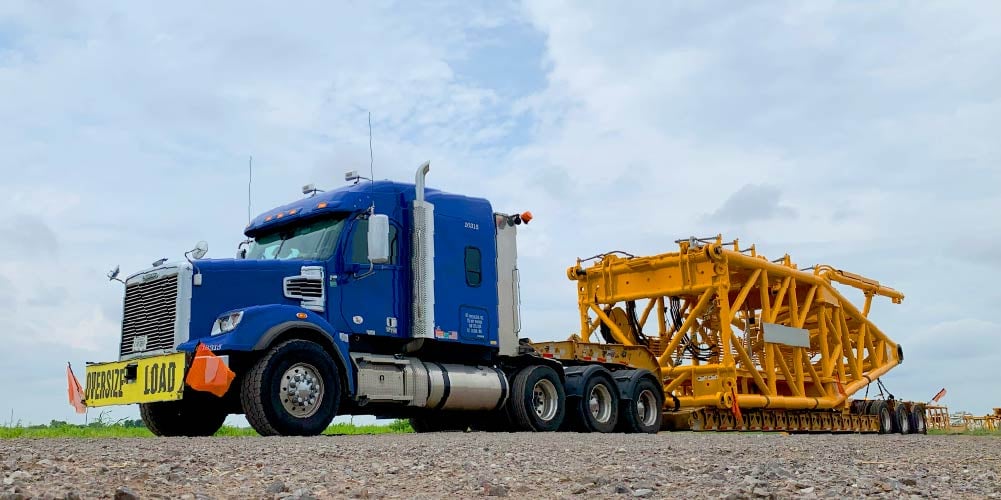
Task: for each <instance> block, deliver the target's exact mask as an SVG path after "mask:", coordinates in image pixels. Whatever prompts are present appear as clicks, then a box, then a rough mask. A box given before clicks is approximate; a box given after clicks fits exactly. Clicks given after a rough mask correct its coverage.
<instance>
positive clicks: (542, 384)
mask: <svg viewBox="0 0 1001 500" xmlns="http://www.w3.org/2000/svg"><path fill="white" fill-rule="evenodd" d="M566 398H567V396H566V391H565V390H564V388H563V382H562V381H561V380H560V377H559V375H557V374H556V370H553V369H552V368H550V367H548V366H545V365H531V366H526V367H524V368H522V369H521V370H520V371H519V372H518V373H517V375H515V376H514V381H513V382H512V383H511V397H510V399H508V414H509V416H510V421H511V423H512V424H513V427H515V428H516V429H517V430H521V431H536V432H553V431H556V430H557V429H559V428H560V424H562V423H563V418H564V416H565V415H566Z"/></svg>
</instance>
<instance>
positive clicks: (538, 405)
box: [532, 379, 559, 422]
mask: <svg viewBox="0 0 1001 500" xmlns="http://www.w3.org/2000/svg"><path fill="white" fill-rule="evenodd" d="M556 394H557V393H556V386H555V385H553V383H552V382H551V381H549V380H547V379H542V380H539V381H538V382H536V383H535V385H534V386H532V405H533V406H534V407H535V414H536V415H537V416H538V417H539V418H540V419H542V420H543V421H546V422H548V421H550V420H552V419H553V417H555V416H556V410H557V409H558V403H559V402H558V401H557V396H556Z"/></svg>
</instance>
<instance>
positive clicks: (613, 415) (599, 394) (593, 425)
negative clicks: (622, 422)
mask: <svg viewBox="0 0 1001 500" xmlns="http://www.w3.org/2000/svg"><path fill="white" fill-rule="evenodd" d="M575 399H576V401H575V403H576V404H574V405H573V408H567V417H566V418H568V419H569V420H570V429H572V430H575V431H578V432H612V431H614V430H615V425H616V424H617V423H618V418H619V388H618V387H617V386H616V385H615V382H614V381H612V379H611V378H609V377H608V376H607V375H605V374H604V373H603V372H598V373H595V374H593V375H591V376H590V377H589V378H588V379H587V381H586V382H585V383H584V390H583V391H582V394H581V397H580V398H575Z"/></svg>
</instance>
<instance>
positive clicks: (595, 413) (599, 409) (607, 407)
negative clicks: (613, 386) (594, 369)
mask: <svg viewBox="0 0 1001 500" xmlns="http://www.w3.org/2000/svg"><path fill="white" fill-rule="evenodd" d="M587 406H588V409H589V410H590V411H591V418H593V419H594V420H595V422H598V423H600V424H607V423H608V421H609V420H611V419H612V393H610V392H608V386H606V385H605V384H597V385H595V386H594V387H592V388H591V394H590V397H588V401H587Z"/></svg>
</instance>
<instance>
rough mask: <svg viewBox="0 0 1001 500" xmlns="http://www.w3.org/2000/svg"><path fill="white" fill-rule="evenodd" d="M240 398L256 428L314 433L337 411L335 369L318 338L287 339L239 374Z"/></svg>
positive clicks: (271, 433) (338, 383) (270, 432)
mask: <svg viewBox="0 0 1001 500" xmlns="http://www.w3.org/2000/svg"><path fill="white" fill-rule="evenodd" d="M240 398H241V400H242V403H243V411H244V413H245V414H246V416H247V421H248V422H250V425H251V427H253V428H254V430H256V431H257V433H258V434H260V435H262V436H275V435H281V436H315V435H317V434H320V433H321V432H323V431H324V430H325V429H326V428H327V426H328V425H330V421H331V420H333V419H334V416H336V415H337V408H338V406H339V404H340V401H341V379H340V373H339V371H338V369H337V364H336V363H335V362H334V360H333V359H331V358H330V355H329V354H327V352H326V351H324V350H323V348H322V347H320V346H319V345H318V344H316V343H313V342H309V341H307V340H298V339H296V340H289V341H287V342H283V343H281V344H279V345H277V346H275V347H273V348H272V349H271V350H270V351H269V352H268V353H267V354H265V355H264V357H262V358H261V359H260V360H258V361H257V363H255V364H254V366H253V368H251V369H250V371H249V372H248V373H247V375H246V376H245V377H244V379H243V386H242V390H241V393H240Z"/></svg>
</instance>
